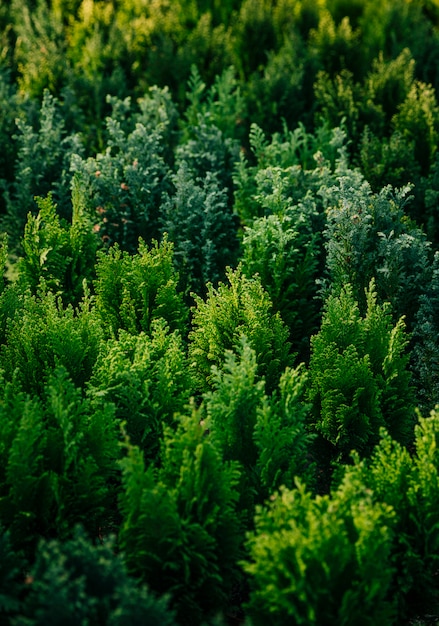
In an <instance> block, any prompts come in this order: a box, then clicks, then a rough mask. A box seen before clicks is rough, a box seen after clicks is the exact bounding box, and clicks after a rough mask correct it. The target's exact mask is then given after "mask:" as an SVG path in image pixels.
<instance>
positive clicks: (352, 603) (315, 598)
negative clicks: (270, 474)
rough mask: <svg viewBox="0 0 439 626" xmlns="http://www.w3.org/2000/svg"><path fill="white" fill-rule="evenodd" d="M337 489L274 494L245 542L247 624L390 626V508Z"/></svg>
mask: <svg viewBox="0 0 439 626" xmlns="http://www.w3.org/2000/svg"><path fill="white" fill-rule="evenodd" d="M358 487H361V485H358V483H357V484H356V485H355V488H356V489H357V491H356V493H355V495H354V494H352V488H353V485H349V484H347V485H342V487H340V489H339V490H338V491H337V492H335V493H333V494H332V496H331V497H330V496H323V497H321V496H317V497H316V498H315V499H313V498H312V497H311V495H310V494H309V493H308V492H306V490H305V488H304V486H303V485H300V484H299V486H298V488H297V489H295V490H293V491H290V490H287V489H281V490H280V492H279V493H278V494H275V495H274V496H273V497H272V498H271V502H270V503H269V504H268V505H266V506H264V507H259V509H258V512H257V515H256V519H255V525H256V529H255V531H254V532H253V533H251V534H250V535H249V537H248V543H247V547H248V550H249V557H250V560H249V561H247V562H245V563H244V569H245V571H246V572H247V573H248V574H249V575H250V600H249V603H248V608H249V612H250V616H251V618H252V623H253V624H255V626H258V625H259V624H260V625H262V624H267V623H270V624H273V626H283V625H285V626H286V625H287V624H292V623H294V624H298V625H300V624H303V626H305V625H306V626H308V625H311V624H315V625H316V626H317V625H320V624H327V625H328V626H331V625H334V626H336V625H337V626H338V625H339V624H349V625H350V624H361V625H364V626H375V625H376V624H383V626H384V625H387V626H390V625H391V624H393V623H394V615H395V607H394V602H393V601H392V600H391V599H389V589H390V584H391V582H392V575H393V567H392V563H391V558H390V556H391V549H392V539H393V535H392V532H391V530H390V529H389V524H390V523H391V521H392V517H393V511H392V509H391V507H389V506H387V505H384V504H380V503H374V501H373V499H372V497H371V493H370V492H369V493H368V492H367V491H365V490H364V489H358Z"/></svg>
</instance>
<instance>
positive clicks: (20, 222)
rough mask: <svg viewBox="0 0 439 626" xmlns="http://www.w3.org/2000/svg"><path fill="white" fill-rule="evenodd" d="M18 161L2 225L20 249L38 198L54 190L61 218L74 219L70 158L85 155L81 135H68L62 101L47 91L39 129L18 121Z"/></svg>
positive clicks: (15, 246) (22, 120) (21, 120)
mask: <svg viewBox="0 0 439 626" xmlns="http://www.w3.org/2000/svg"><path fill="white" fill-rule="evenodd" d="M17 127H18V135H17V146H18V149H17V158H16V161H15V171H14V181H13V182H12V183H11V184H10V185H9V186H8V187H7V189H6V191H5V196H4V197H5V201H6V214H5V215H4V216H3V218H2V226H3V228H4V229H5V230H6V231H7V232H8V234H9V237H10V245H11V248H12V249H14V250H17V249H19V244H20V241H21V238H22V236H23V229H24V225H25V223H26V219H27V216H28V213H29V212H31V213H36V212H37V205H36V204H35V202H34V196H36V195H38V196H42V197H45V196H46V195H47V194H48V193H49V192H50V191H52V192H53V199H54V201H55V202H56V204H57V206H58V213H59V214H60V216H61V217H64V218H70V216H71V198H70V180H71V172H70V159H71V157H72V155H77V156H78V158H80V157H79V155H81V154H82V147H81V141H80V138H79V135H73V134H68V133H67V131H66V129H65V124H64V119H63V116H62V113H61V111H60V106H59V102H58V101H57V100H56V98H54V97H53V96H52V95H50V93H49V92H48V91H45V92H44V97H43V101H42V104H41V110H40V112H39V118H38V124H37V128H35V129H34V128H33V126H32V125H31V123H30V122H27V121H25V120H24V119H22V118H18V119H17Z"/></svg>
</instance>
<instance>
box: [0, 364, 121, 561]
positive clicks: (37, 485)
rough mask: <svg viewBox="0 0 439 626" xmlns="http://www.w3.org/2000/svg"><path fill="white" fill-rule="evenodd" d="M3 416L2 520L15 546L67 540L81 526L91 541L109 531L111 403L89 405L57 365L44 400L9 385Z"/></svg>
mask: <svg viewBox="0 0 439 626" xmlns="http://www.w3.org/2000/svg"><path fill="white" fill-rule="evenodd" d="M0 413H1V419H0V430H1V436H0V440H1V442H2V444H1V448H0V456H1V474H0V475H1V479H0V493H1V496H0V522H1V523H2V524H3V525H4V527H5V528H6V529H7V530H9V532H10V536H11V541H12V542H13V545H14V546H15V547H17V548H20V547H24V546H26V547H27V548H28V549H30V550H32V548H34V547H35V542H36V541H37V540H38V538H39V537H40V536H43V537H51V536H52V537H53V536H57V537H60V538H61V539H65V538H67V537H69V536H70V535H71V533H72V529H73V526H74V524H75V523H77V522H81V523H82V524H83V525H84V527H85V528H86V529H87V531H88V532H89V533H90V534H91V535H92V536H94V537H96V536H97V535H98V533H99V529H100V528H101V529H102V528H105V527H108V525H109V524H111V523H112V516H113V515H114V514H113V513H112V511H111V504H112V500H113V495H112V493H111V491H110V483H111V482H114V479H115V477H116V471H117V467H116V458H117V456H118V454H119V453H118V446H117V438H116V434H117V433H116V429H115V423H114V410H113V407H112V405H110V404H106V405H104V404H101V405H98V404H97V403H94V404H93V403H92V402H90V401H88V400H84V399H83V398H82V394H81V391H80V390H79V389H77V388H76V387H75V386H74V385H73V383H72V382H71V380H70V378H69V376H68V374H67V372H66V370H65V368H61V367H60V368H57V369H56V370H55V371H54V373H53V374H52V376H51V377H50V378H49V379H48V382H47V384H46V385H45V387H44V391H43V394H42V398H41V400H38V399H36V398H31V397H29V396H27V395H26V394H24V393H23V392H17V389H16V386H15V385H14V384H12V383H9V384H7V385H6V386H5V387H4V392H3V398H2V400H1V404H0Z"/></svg>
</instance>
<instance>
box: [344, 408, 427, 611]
mask: <svg viewBox="0 0 439 626" xmlns="http://www.w3.org/2000/svg"><path fill="white" fill-rule="evenodd" d="M438 433H439V414H438V410H437V408H436V409H435V410H434V411H431V413H430V416H429V417H427V418H422V417H421V416H420V415H419V421H418V424H417V425H416V427H415V437H414V445H413V449H412V452H411V453H409V452H408V451H407V449H406V448H404V447H403V446H401V444H399V443H398V442H397V441H395V440H394V439H393V438H392V437H390V435H389V434H388V433H387V432H386V431H382V432H381V441H380V443H379V444H378V445H377V446H376V448H375V450H374V452H373V454H372V456H371V457H370V458H369V459H363V460H361V461H360V459H359V457H358V455H355V456H354V466H351V467H348V468H347V469H346V476H347V480H350V481H354V482H361V483H362V484H363V485H364V487H365V488H366V489H367V490H369V492H370V493H371V494H373V499H374V501H375V502H383V503H385V504H386V505H389V506H391V507H392V508H393V510H394V512H395V516H394V518H393V521H392V524H391V526H392V528H393V531H394V539H393V547H392V560H393V562H394V564H395V574H394V579H393V582H392V595H393V596H394V597H395V599H396V600H397V607H398V616H399V620H400V621H399V622H398V623H401V620H404V619H409V618H412V617H413V616H416V615H420V614H422V613H426V612H428V611H429V610H432V607H433V606H436V604H437V598H438V594H439V590H438V585H437V580H436V572H437V564H438V550H439V548H438V543H439V533H438V514H437V507H436V504H435V503H436V502H437V498H438V489H439V480H438V479H439V473H438V471H439V453H438V445H437V442H438Z"/></svg>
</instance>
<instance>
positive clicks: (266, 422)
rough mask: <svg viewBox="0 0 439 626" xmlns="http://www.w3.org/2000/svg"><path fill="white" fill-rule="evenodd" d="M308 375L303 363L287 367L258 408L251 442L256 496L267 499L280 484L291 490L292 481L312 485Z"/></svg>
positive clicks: (313, 481) (310, 487) (312, 444)
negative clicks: (254, 467)
mask: <svg viewBox="0 0 439 626" xmlns="http://www.w3.org/2000/svg"><path fill="white" fill-rule="evenodd" d="M308 385H309V374H308V372H307V371H306V369H305V367H304V365H303V363H302V364H300V365H299V366H298V367H296V368H291V367H287V368H286V369H285V371H284V373H283V374H282V376H281V378H280V381H279V387H278V389H275V390H274V392H273V394H272V395H271V396H270V397H268V396H265V398H263V402H262V403H261V404H260V405H259V406H258V411H257V418H256V423H255V427H254V431H253V440H254V443H255V446H256V449H257V461H256V474H257V476H258V481H259V489H260V493H259V497H260V498H261V497H263V498H268V497H269V496H270V495H271V494H272V493H274V491H275V490H276V489H279V487H281V486H282V485H283V486H285V487H287V488H288V489H293V488H294V487H295V483H296V479H297V478H299V479H300V481H301V482H302V483H304V484H306V486H307V487H308V489H309V490H311V491H312V490H313V489H314V488H315V486H316V470H317V466H316V462H315V458H314V447H313V446H314V438H315V434H314V433H313V432H312V430H311V429H310V427H309V422H310V412H311V405H310V404H309V402H307V400H306V394H307V389H308Z"/></svg>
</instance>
